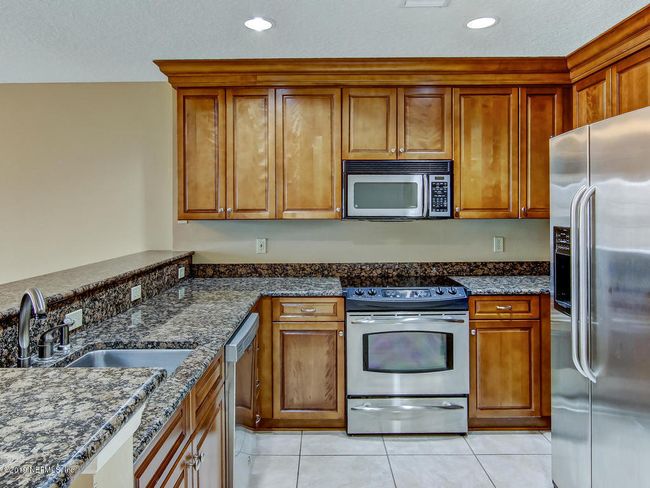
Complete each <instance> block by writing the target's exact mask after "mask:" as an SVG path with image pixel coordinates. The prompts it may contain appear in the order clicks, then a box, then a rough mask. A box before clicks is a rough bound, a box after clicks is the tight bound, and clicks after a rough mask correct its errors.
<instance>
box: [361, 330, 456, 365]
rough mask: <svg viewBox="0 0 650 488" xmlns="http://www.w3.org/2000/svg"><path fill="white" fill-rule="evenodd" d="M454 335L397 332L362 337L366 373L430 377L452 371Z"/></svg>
mask: <svg viewBox="0 0 650 488" xmlns="http://www.w3.org/2000/svg"><path fill="white" fill-rule="evenodd" d="M453 340H454V339H453V335H452V334H450V333H446V332H427V331H397V332H376V333H373V334H364V335H363V369H364V371H372V372H375V373H431V372H434V371H447V370H450V369H453V367H454V359H453V351H454V345H453Z"/></svg>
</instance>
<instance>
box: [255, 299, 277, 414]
mask: <svg viewBox="0 0 650 488" xmlns="http://www.w3.org/2000/svg"><path fill="white" fill-rule="evenodd" d="M253 311H255V312H257V313H258V314H259V316H260V326H259V329H258V332H257V340H258V346H259V351H258V352H257V364H258V368H257V371H258V381H259V396H258V401H257V406H258V409H259V414H260V416H261V418H262V420H265V419H271V418H273V322H272V321H271V319H272V315H273V312H272V303H271V298H270V297H263V298H262V299H261V300H260V301H259V302H258V303H257V305H256V307H255V309H254V310H253Z"/></svg>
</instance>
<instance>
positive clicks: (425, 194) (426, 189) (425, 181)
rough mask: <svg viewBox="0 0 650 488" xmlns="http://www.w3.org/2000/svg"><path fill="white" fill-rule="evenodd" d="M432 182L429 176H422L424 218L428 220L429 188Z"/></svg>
mask: <svg viewBox="0 0 650 488" xmlns="http://www.w3.org/2000/svg"><path fill="white" fill-rule="evenodd" d="M430 186H431V182H430V180H429V175H422V218H423V219H426V218H427V217H428V216H429V210H430V209H429V187H430Z"/></svg>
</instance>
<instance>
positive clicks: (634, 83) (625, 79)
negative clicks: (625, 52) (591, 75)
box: [612, 47, 650, 115]
mask: <svg viewBox="0 0 650 488" xmlns="http://www.w3.org/2000/svg"><path fill="white" fill-rule="evenodd" d="M612 105H613V107H612V109H613V110H612V112H613V115H620V114H624V113H626V112H631V111H632V110H636V109H639V108H643V107H647V106H648V105H650V47H647V48H645V49H644V50H642V51H640V52H638V53H636V54H633V55H632V56H628V57H627V58H625V59H623V60H621V61H619V62H618V63H616V64H615V65H614V66H613V68H612Z"/></svg>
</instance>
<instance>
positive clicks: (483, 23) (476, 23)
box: [467, 17, 497, 29]
mask: <svg viewBox="0 0 650 488" xmlns="http://www.w3.org/2000/svg"><path fill="white" fill-rule="evenodd" d="M496 23H497V19H496V18H494V17H480V18H478V19H474V20H470V21H469V22H468V23H467V27H469V28H470V29H485V28H486V27H492V26H493V25H494V24H496Z"/></svg>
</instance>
